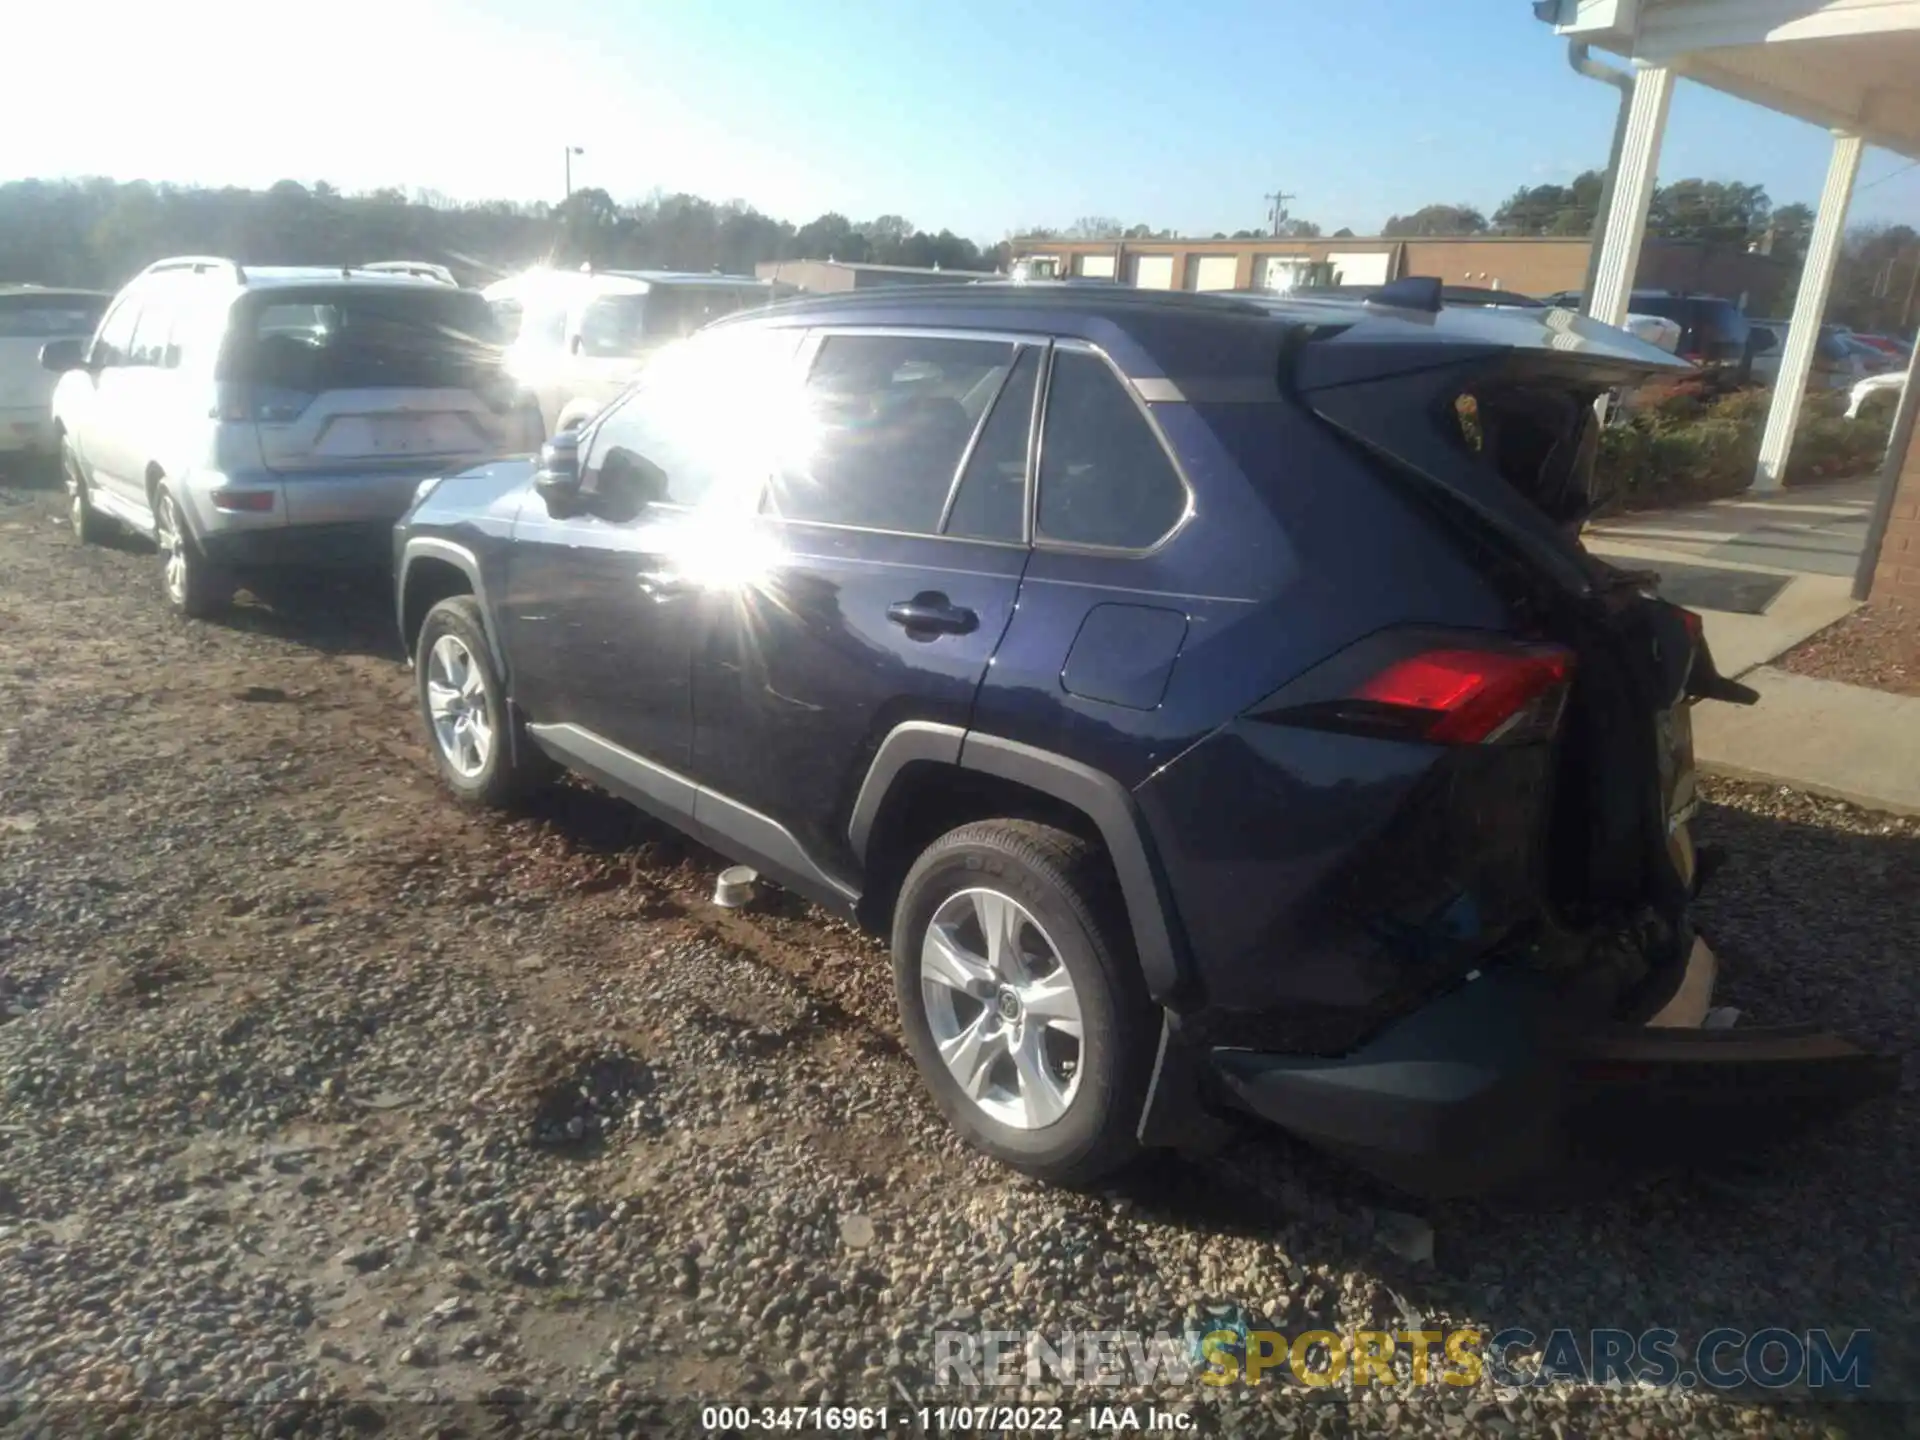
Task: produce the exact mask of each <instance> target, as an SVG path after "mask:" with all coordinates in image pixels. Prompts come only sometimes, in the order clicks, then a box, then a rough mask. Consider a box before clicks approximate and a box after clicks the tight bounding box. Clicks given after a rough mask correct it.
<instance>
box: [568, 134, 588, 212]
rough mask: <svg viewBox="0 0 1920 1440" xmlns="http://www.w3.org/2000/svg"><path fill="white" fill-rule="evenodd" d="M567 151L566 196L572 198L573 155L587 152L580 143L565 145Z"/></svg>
mask: <svg viewBox="0 0 1920 1440" xmlns="http://www.w3.org/2000/svg"><path fill="white" fill-rule="evenodd" d="M565 151H566V163H567V194H566V198H567V199H569V200H571V199H572V198H573V157H574V156H576V155H584V154H586V153H587V152H586V151H585V150H583V149H581V148H580V147H579V146H578V145H568V146H566V147H565Z"/></svg>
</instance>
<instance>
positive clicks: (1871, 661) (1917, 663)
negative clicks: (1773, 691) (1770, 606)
mask: <svg viewBox="0 0 1920 1440" xmlns="http://www.w3.org/2000/svg"><path fill="white" fill-rule="evenodd" d="M1773 664H1774V665H1776V666H1778V667H1779V668H1780V669H1782V670H1790V671H1792V672H1793V673H1794V674H1795V675H1806V676H1810V677H1811V678H1813V679H1815V680H1839V681H1842V682H1844V683H1845V684H1848V685H1864V686H1866V687H1867V688H1868V689H1869V690H1884V691H1887V692H1888V693H1889V694H1892V695H1915V696H1920V611H1915V610H1912V609H1909V608H1908V607H1906V606H1904V605H1901V604H1898V603H1897V602H1895V601H1892V600H1883V601H1879V602H1876V603H1874V604H1869V605H1863V606H1861V607H1860V609H1858V610H1856V611H1854V612H1853V613H1852V614H1851V615H1849V616H1847V617H1846V618H1845V619H1844V620H1841V621H1839V622H1838V623H1836V624H1833V625H1829V626H1828V627H1827V628H1826V629H1824V630H1822V631H1821V632H1820V633H1819V634H1817V635H1814V636H1812V637H1811V638H1809V639H1807V640H1804V641H1802V642H1801V643H1800V644H1799V645H1797V646H1795V647H1794V648H1793V649H1791V650H1789V651H1788V652H1787V653H1786V654H1785V655H1782V656H1781V657H1780V658H1779V659H1777V660H1775V661H1774V662H1773Z"/></svg>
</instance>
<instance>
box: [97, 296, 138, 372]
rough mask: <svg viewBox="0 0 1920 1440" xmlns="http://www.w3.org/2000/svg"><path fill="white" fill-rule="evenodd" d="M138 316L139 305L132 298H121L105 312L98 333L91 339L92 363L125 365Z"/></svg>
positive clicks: (130, 349) (131, 346) (131, 347)
mask: <svg viewBox="0 0 1920 1440" xmlns="http://www.w3.org/2000/svg"><path fill="white" fill-rule="evenodd" d="M139 318H140V306H139V304H138V302H137V301H135V300H133V299H132V298H128V299H125V300H122V301H121V302H120V303H119V304H118V305H116V306H114V307H113V309H112V310H111V311H109V312H108V313H107V318H106V319H105V320H104V321H102V322H101V325H100V333H99V334H98V335H96V336H95V337H94V340H93V355H92V359H93V363H94V364H95V365H96V366H109V365H125V364H126V363H127V356H128V354H129V353H130V352H131V351H132V349H133V327H134V323H135V322H136V321H137V320H139Z"/></svg>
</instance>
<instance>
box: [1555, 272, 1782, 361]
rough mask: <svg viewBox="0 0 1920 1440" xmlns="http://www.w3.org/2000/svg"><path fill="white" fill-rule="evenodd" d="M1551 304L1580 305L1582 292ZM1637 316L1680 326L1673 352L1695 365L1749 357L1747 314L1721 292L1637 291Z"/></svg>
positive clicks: (1633, 300) (1566, 293)
mask: <svg viewBox="0 0 1920 1440" xmlns="http://www.w3.org/2000/svg"><path fill="white" fill-rule="evenodd" d="M1548 298H1549V303H1550V304H1554V305H1559V306H1564V307H1566V308H1568V309H1573V310H1577V309H1579V308H1580V304H1581V299H1580V292H1579V291H1577V290H1563V291H1561V292H1560V293H1559V294H1558V295H1554V296H1550V297H1548ZM1627 306H1628V309H1629V310H1630V311H1631V312H1632V313H1633V314H1635V315H1648V316H1659V317H1661V318H1663V319H1667V320H1671V321H1673V322H1674V323H1675V324H1677V325H1678V326H1679V327H1680V338H1679V340H1678V342H1677V343H1676V344H1675V346H1674V353H1675V354H1677V355H1679V357H1680V358H1681V359H1682V360H1691V361H1692V362H1693V363H1694V364H1696V365H1710V366H1729V367H1738V366H1741V365H1743V364H1745V362H1746V358H1747V340H1748V336H1747V330H1748V323H1747V317H1746V316H1745V315H1744V314H1743V313H1742V312H1741V310H1740V307H1739V306H1738V305H1737V304H1735V303H1734V302H1733V301H1731V300H1728V299H1725V298H1723V297H1721V296H1718V295H1690V294H1686V293H1684V292H1683V293H1679V294H1675V293H1673V292H1671V291H1666V290H1635V291H1634V292H1633V294H1632V295H1631V296H1630V297H1629V298H1628V301H1627Z"/></svg>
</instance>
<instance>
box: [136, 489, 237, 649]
mask: <svg viewBox="0 0 1920 1440" xmlns="http://www.w3.org/2000/svg"><path fill="white" fill-rule="evenodd" d="M153 539H154V544H155V545H157V546H158V547H159V549H160V565H161V571H160V592H161V594H163V595H165V596H166V597H167V607H168V608H169V609H171V610H172V611H173V612H174V613H175V614H176V615H180V616H184V617H185V618H186V619H188V620H204V619H206V618H207V617H208V616H210V615H217V614H219V613H220V612H221V611H222V610H224V609H226V608H227V606H228V605H230V604H231V603H232V602H233V577H232V576H231V575H229V574H227V572H226V571H224V570H222V569H221V568H220V567H219V566H217V565H215V564H214V563H213V562H212V561H210V560H209V559H207V557H206V554H205V552H204V551H202V550H201V548H200V542H199V541H197V540H195V539H194V538H193V532H192V531H191V530H189V529H188V528H187V518H186V511H185V510H183V509H182V508H181V506H180V502H179V501H178V500H177V499H175V498H174V494H173V491H172V490H171V489H169V488H168V487H167V485H166V484H164V483H162V484H161V485H159V486H156V487H155V489H154V492H153Z"/></svg>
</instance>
